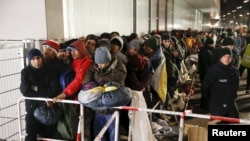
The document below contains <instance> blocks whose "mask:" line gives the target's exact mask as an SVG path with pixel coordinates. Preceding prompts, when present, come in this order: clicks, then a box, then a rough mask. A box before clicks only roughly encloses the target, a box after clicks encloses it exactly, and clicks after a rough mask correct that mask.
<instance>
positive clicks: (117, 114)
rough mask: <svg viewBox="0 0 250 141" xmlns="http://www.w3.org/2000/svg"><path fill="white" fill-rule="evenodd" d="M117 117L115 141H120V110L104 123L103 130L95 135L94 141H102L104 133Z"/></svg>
mask: <svg viewBox="0 0 250 141" xmlns="http://www.w3.org/2000/svg"><path fill="white" fill-rule="evenodd" d="M114 119H115V137H114V138H115V141H118V129H119V112H118V111H115V112H114V113H113V114H112V116H111V117H110V119H109V120H108V121H107V123H106V124H105V125H104V127H103V128H102V130H101V131H100V132H99V134H98V135H97V136H96V137H95V140H94V141H101V139H102V137H103V135H104V133H105V132H106V131H107V129H108V127H109V126H110V124H111V123H112V121H113V120H114Z"/></svg>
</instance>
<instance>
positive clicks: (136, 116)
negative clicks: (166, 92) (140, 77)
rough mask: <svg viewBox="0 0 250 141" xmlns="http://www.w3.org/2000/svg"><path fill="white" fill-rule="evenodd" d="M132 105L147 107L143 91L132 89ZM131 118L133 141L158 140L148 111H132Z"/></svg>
mask: <svg viewBox="0 0 250 141" xmlns="http://www.w3.org/2000/svg"><path fill="white" fill-rule="evenodd" d="M132 95H133V98H132V102H131V106H132V107H139V108H145V109H146V108H147V105H146V102H145V99H144V97H143V94H142V91H135V90H132ZM129 118H130V129H131V130H130V135H131V138H132V141H156V139H155V137H154V135H153V133H152V129H151V124H150V121H149V118H148V114H147V112H144V111H132V116H129Z"/></svg>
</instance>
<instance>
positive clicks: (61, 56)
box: [57, 50, 69, 61]
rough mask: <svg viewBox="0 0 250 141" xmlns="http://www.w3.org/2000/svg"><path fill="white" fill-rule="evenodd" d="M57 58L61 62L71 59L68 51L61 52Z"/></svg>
mask: <svg viewBox="0 0 250 141" xmlns="http://www.w3.org/2000/svg"><path fill="white" fill-rule="evenodd" d="M57 58H58V59H60V60H63V61H65V60H67V59H68V58H69V52H68V51H66V50H60V51H59V52H58V53H57Z"/></svg>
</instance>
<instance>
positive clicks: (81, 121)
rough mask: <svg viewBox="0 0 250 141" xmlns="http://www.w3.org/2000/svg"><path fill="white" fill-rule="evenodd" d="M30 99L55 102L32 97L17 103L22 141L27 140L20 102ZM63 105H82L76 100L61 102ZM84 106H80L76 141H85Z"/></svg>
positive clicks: (23, 98) (44, 139)
mask: <svg viewBox="0 0 250 141" xmlns="http://www.w3.org/2000/svg"><path fill="white" fill-rule="evenodd" d="M25 99H28V100H37V101H53V99H51V98H38V97H36V98H34V97H33V98H31V97H21V98H19V99H18V101H17V111H18V125H19V139H20V141H22V139H24V138H25V136H24V135H22V124H21V107H20V102H21V101H23V100H25ZM59 102H61V103H69V104H80V103H79V102H78V101H75V100H62V101H59ZM83 110H84V108H83V105H82V104H80V115H79V123H78V128H77V135H76V141H81V139H84V118H83V117H84V115H83V113H84V112H83ZM38 140H43V141H49V140H50V141H51V140H53V141H61V140H57V139H48V138H38Z"/></svg>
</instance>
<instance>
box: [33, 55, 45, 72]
mask: <svg viewBox="0 0 250 141" xmlns="http://www.w3.org/2000/svg"><path fill="white" fill-rule="evenodd" d="M30 64H31V66H32V67H34V68H36V69H39V68H41V67H42V64H43V59H42V57H41V56H34V57H33V58H32V59H31V60H30Z"/></svg>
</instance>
